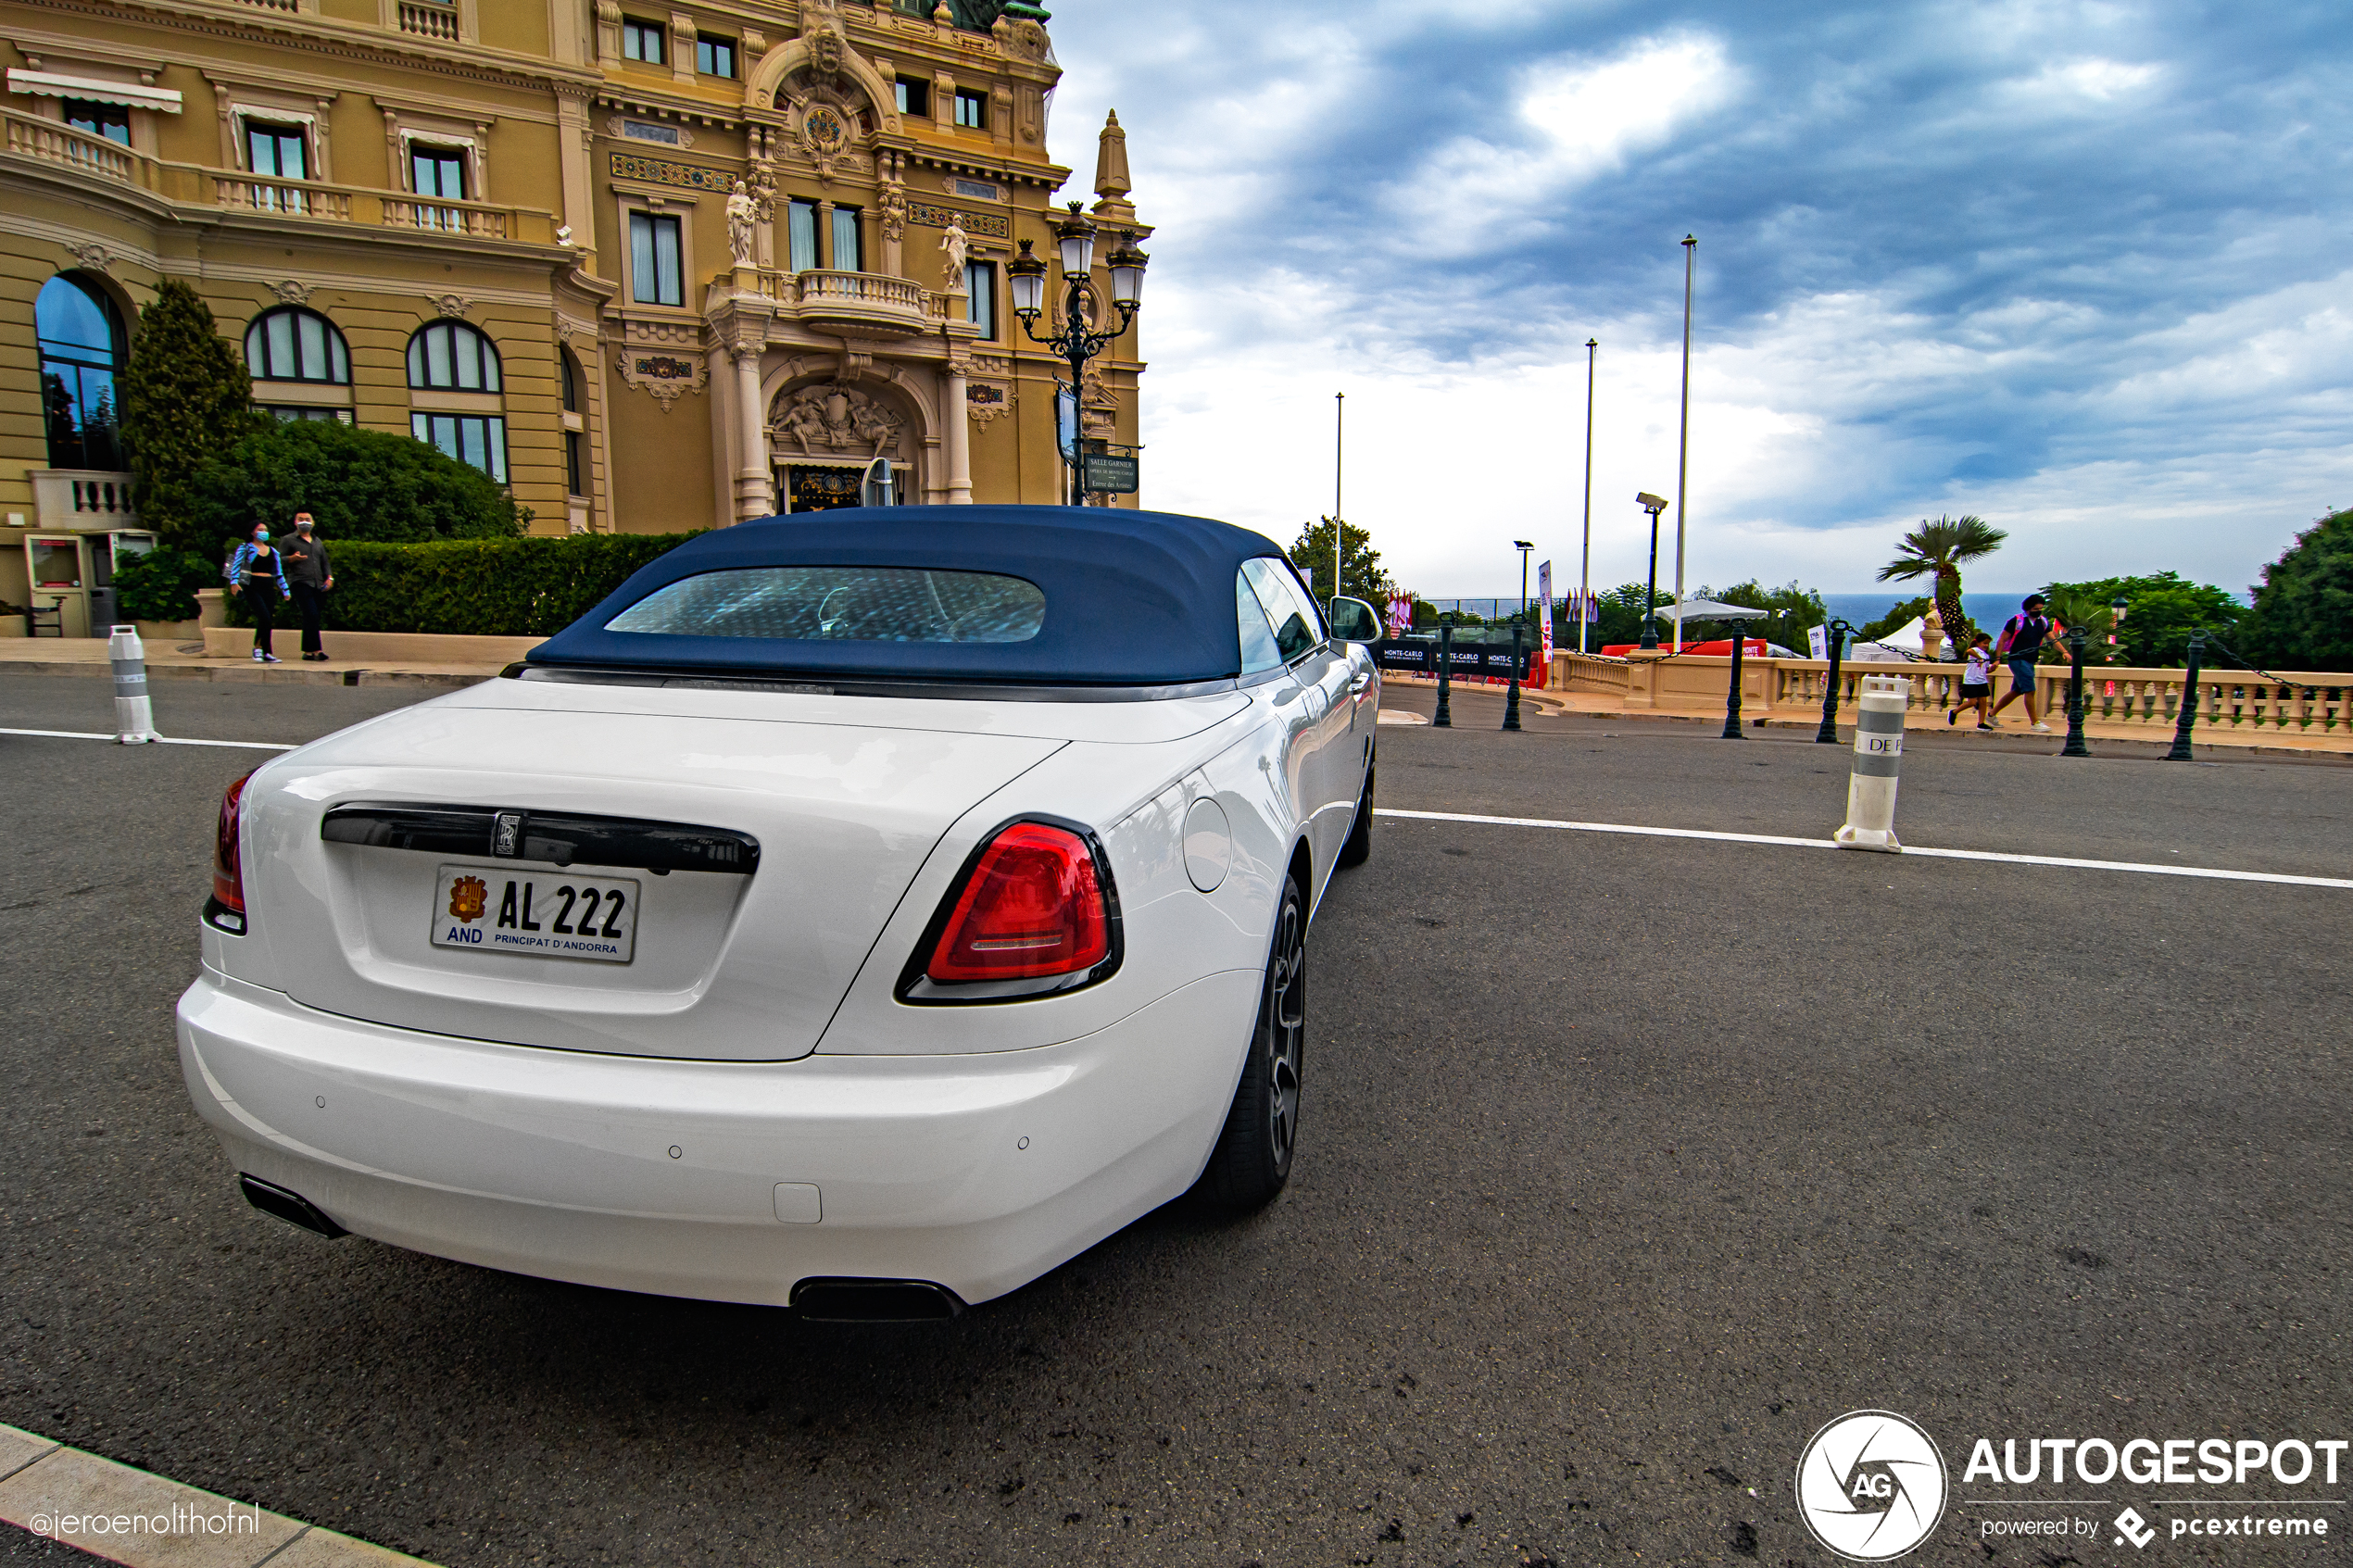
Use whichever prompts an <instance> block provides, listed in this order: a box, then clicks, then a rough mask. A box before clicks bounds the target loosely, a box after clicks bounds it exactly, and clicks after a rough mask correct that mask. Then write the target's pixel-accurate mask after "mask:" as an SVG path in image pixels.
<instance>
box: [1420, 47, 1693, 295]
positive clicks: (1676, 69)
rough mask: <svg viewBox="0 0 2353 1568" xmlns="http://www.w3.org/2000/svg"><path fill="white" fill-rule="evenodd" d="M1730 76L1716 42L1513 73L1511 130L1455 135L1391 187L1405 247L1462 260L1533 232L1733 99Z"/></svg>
mask: <svg viewBox="0 0 2353 1568" xmlns="http://www.w3.org/2000/svg"><path fill="white" fill-rule="evenodd" d="M1736 82H1737V78H1736V73H1735V72H1734V71H1733V69H1732V67H1731V65H1730V62H1729V61H1728V60H1727V59H1726V57H1725V53H1724V46H1723V44H1721V43H1719V42H1718V40H1716V39H1715V38H1712V37H1708V36H1705V35H1702V34H1694V33H1679V34H1674V35H1670V36H1667V37H1661V38H1651V39H1644V40H1642V41H1640V42H1638V43H1636V44H1632V45H1631V46H1629V47H1628V48H1626V49H1624V50H1621V51H1620V52H1619V53H1618V54H1617V55H1616V56H1613V57H1611V58H1609V59H1605V60H1599V61H1596V60H1592V59H1589V58H1586V57H1583V56H1557V57H1555V58H1553V59H1549V60H1544V61H1541V62H1539V63H1538V64H1535V65H1532V66H1529V68H1527V69H1525V70H1524V71H1522V72H1521V73H1520V76H1519V81H1518V83H1517V86H1516V95H1515V102H1514V105H1513V111H1514V119H1516V124H1511V125H1508V126H1506V127H1504V128H1501V129H1499V130H1498V131H1494V132H1480V133H1476V134H1471V135H1465V136H1460V137H1457V138H1455V139H1454V140H1453V141H1451V142H1449V143H1447V144H1445V145H1444V146H1442V147H1440V148H1439V149H1438V150H1437V151H1436V152H1434V153H1432V154H1430V155H1429V157H1427V158H1426V159H1425V160H1423V162H1422V163H1421V165H1420V166H1419V167H1418V168H1417V169H1415V170H1414V171H1413V172H1412V173H1411V174H1409V175H1408V176H1407V177H1406V178H1405V179H1404V180H1403V182H1400V183H1399V184H1398V185H1397V186H1396V187H1395V188H1393V189H1392V190H1391V191H1390V194H1389V197H1388V205H1389V207H1390V210H1391V211H1392V212H1395V213H1397V214H1399V215H1400V216H1403V217H1405V218H1408V219H1410V220H1412V222H1411V233H1412V236H1413V237H1412V240H1411V241H1410V243H1411V244H1412V245H1414V246H1416V248H1421V249H1424V250H1425V251H1427V252H1428V254H1432V255H1437V256H1466V255H1471V254H1474V253H1476V252H1478V251H1479V250H1481V249H1484V248H1486V247H1487V246H1489V245H1493V244H1495V243H1497V242H1498V241H1499V240H1501V239H1504V238H1508V237H1514V236H1519V235H1524V234H1526V233H1527V232H1530V231H1532V230H1538V229H1541V228H1542V227H1543V226H1544V225H1546V224H1547V223H1549V222H1550V221H1552V220H1554V217H1555V216H1556V214H1554V212H1553V211H1551V210H1550V209H1549V208H1548V207H1547V206H1546V204H1547V203H1548V202H1551V201H1556V200H1558V199H1559V198H1560V197H1561V196H1563V195H1564V194H1567V192H1568V191H1569V190H1571V189H1573V188H1574V187H1576V186H1578V185H1579V184H1582V183H1584V182H1587V181H1589V180H1592V179H1594V178H1595V177H1597V176H1600V175H1603V174H1607V173H1612V172H1615V171H1616V170H1617V169H1622V168H1624V167H1625V165H1626V162H1627V160H1628V159H1629V157H1632V156H1634V155H1635V154H1637V153H1642V152H1647V151H1649V150H1651V149H1653V148H1655V147H1657V146H1659V145H1661V144H1664V143H1665V142H1666V141H1667V139H1668V138H1669V137H1670V136H1672V135H1673V134H1674V133H1675V132H1676V131H1677V129H1678V128H1679V127H1680V126H1682V125H1684V124H1686V123H1687V122H1689V121H1690V120H1692V119H1696V118H1698V117H1700V116H1703V115H1705V114H1707V113H1709V112H1711V111H1712V110H1714V109H1716V108H1718V107H1721V106H1722V105H1723V104H1725V103H1727V102H1728V101H1730V98H1731V96H1732V95H1733V92H1734V89H1735V86H1736Z"/></svg>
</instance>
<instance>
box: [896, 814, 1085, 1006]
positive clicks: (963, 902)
mask: <svg viewBox="0 0 2353 1568" xmlns="http://www.w3.org/2000/svg"><path fill="white" fill-rule="evenodd" d="M1110 956H1111V913H1110V910H1109V909H1108V907H1107V906H1106V903H1105V900H1104V897H1103V887H1102V882H1101V878H1100V877H1098V876H1097V875H1096V872H1095V856H1094V852H1093V851H1092V850H1091V849H1089V848H1088V845H1087V841H1086V840H1085V839H1083V838H1081V837H1079V835H1078V834H1075V833H1072V832H1071V831H1070V830H1069V829H1067V828H1058V827H1054V826H1052V825H1051V824H1050V823H1046V822H1015V823H1013V825H1012V826H1011V827H1008V828H1006V829H1005V830H1004V831H1003V832H1001V833H1000V834H998V835H997V836H996V837H995V838H993V839H991V840H990V841H989V844H988V848H987V849H985V850H983V851H981V856H980V859H979V860H978V861H977V862H976V863H975V865H974V866H973V869H972V874H971V875H970V876H969V877H968V878H967V879H966V880H965V883H964V890H963V895H962V896H961V897H958V899H957V900H956V907H955V909H953V910H951V911H950V913H949V916H948V922H947V924H946V925H945V926H943V927H942V928H941V930H940V933H939V940H938V942H937V943H936V944H935V945H934V946H933V947H932V952H931V961H930V962H929V963H928V964H926V965H925V970H924V972H925V974H926V975H928V976H929V977H930V978H931V980H932V981H933V983H934V984H936V985H963V984H968V983H970V982H972V981H975V980H1034V979H1038V978H1040V977H1043V976H1048V975H1056V974H1072V973H1076V972H1080V971H1084V970H1090V969H1093V968H1094V967H1095V966H1096V965H1097V964H1100V963H1101V962H1102V961H1103V960H1105V959H1107V958H1109V957H1110Z"/></svg>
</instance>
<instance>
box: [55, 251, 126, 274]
mask: <svg viewBox="0 0 2353 1568" xmlns="http://www.w3.org/2000/svg"><path fill="white" fill-rule="evenodd" d="M66 249H68V250H69V251H71V252H72V253H73V258H74V260H76V261H78V262H80V263H81V264H82V266H84V267H87V268H88V269H89V270H91V271H93V272H103V271H105V270H107V268H109V267H111V266H113V265H114V257H113V256H112V255H111V254H109V253H108V252H107V247H106V246H104V245H68V246H66Z"/></svg>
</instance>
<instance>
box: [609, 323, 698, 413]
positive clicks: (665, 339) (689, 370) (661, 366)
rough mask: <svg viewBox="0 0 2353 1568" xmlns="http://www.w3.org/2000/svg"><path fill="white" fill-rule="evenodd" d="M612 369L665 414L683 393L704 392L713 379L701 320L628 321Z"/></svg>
mask: <svg viewBox="0 0 2353 1568" xmlns="http://www.w3.org/2000/svg"><path fill="white" fill-rule="evenodd" d="M613 368H614V369H615V370H619V371H620V372H621V376H622V379H623V381H625V382H627V383H629V384H630V385H631V386H634V387H636V388H638V389H639V390H641V391H643V392H645V393H646V394H647V395H649V396H651V397H652V398H653V399H654V401H655V402H657V403H660V404H661V411H662V412H663V413H665V414H666V413H668V412H670V406H671V405H672V404H673V403H675V402H676V401H677V400H678V395H679V394H680V393H682V392H696V393H698V392H700V391H702V389H703V386H704V384H705V383H707V382H708V381H709V380H710V379H711V362H710V359H709V358H708V357H707V356H706V355H705V354H704V352H703V346H702V324H701V323H700V322H698V321H634V320H633V321H628V322H626V323H625V328H624V332H623V343H622V346H621V348H620V350H619V351H618V352H616V353H615V354H614V356H613Z"/></svg>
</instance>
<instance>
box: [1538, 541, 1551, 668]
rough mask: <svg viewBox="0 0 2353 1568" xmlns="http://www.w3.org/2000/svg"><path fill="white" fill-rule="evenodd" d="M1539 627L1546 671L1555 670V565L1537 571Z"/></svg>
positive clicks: (1548, 563) (1546, 564) (1547, 565)
mask: <svg viewBox="0 0 2353 1568" xmlns="http://www.w3.org/2000/svg"><path fill="white" fill-rule="evenodd" d="M1536 604H1537V607H1538V608H1537V621H1536V623H1537V625H1538V626H1539V627H1540V628H1541V631H1542V641H1543V648H1544V669H1545V670H1546V671H1551V669H1552V668H1553V563H1552V562H1551V561H1546V562H1544V563H1543V564H1542V565H1541V566H1539V567H1538V568H1537V569H1536Z"/></svg>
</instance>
